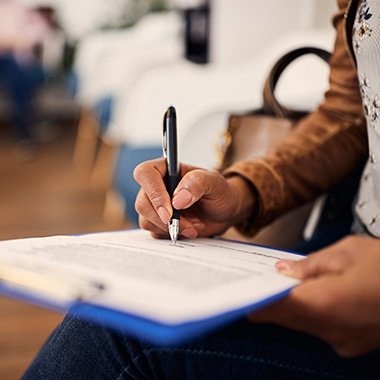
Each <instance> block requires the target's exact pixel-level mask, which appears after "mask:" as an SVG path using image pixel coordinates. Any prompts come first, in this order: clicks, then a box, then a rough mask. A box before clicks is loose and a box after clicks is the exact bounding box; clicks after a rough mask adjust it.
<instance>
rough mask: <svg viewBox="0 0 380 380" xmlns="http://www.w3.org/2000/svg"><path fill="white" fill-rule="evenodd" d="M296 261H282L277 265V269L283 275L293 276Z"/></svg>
mask: <svg viewBox="0 0 380 380" xmlns="http://www.w3.org/2000/svg"><path fill="white" fill-rule="evenodd" d="M294 264H295V261H291V260H281V261H278V262H277V263H276V269H277V270H278V271H279V272H281V273H283V274H292V273H293V267H294Z"/></svg>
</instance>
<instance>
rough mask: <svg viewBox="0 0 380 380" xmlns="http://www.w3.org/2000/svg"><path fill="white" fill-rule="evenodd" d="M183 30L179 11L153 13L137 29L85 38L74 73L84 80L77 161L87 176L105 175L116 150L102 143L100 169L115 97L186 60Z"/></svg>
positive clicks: (80, 93) (80, 82) (80, 81)
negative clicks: (143, 77)
mask: <svg viewBox="0 0 380 380" xmlns="http://www.w3.org/2000/svg"><path fill="white" fill-rule="evenodd" d="M182 29H183V26H182V18H181V16H180V14H178V13H177V12H160V13H152V14H149V15H147V16H145V17H144V18H143V19H142V20H141V21H140V22H139V23H138V24H137V25H136V26H134V27H132V28H129V29H126V30H118V31H103V32H98V33H95V34H93V35H90V36H87V37H86V38H84V39H83V40H82V41H81V42H80V44H79V47H78V52H77V57H76V62H75V66H74V72H75V76H76V77H77V82H78V92H77V94H76V97H77V99H78V102H79V104H81V105H82V106H83V114H82V118H81V121H80V124H79V128H78V137H77V141H76V147H75V151H74V165H75V168H76V169H77V172H78V173H80V175H81V177H87V174H90V176H91V177H93V178H94V180H93V182H94V183H98V182H99V181H98V179H99V178H100V180H101V181H102V179H101V178H104V177H105V172H106V171H107V168H105V169H106V170H103V168H104V167H105V166H107V161H109V156H110V154H111V153H110V149H109V147H108V146H107V145H102V147H103V149H100V151H99V155H98V159H97V160H96V165H95V169H94V171H92V168H93V164H94V160H95V152H96V147H97V142H98V137H99V136H100V137H101V138H102V139H106V138H107V127H108V124H109V120H110V117H111V115H112V110H113V104H114V101H115V98H117V96H118V94H119V93H120V92H121V91H123V95H124V97H125V98H127V93H128V91H130V90H131V88H132V87H133V84H134V82H135V81H136V80H137V79H138V78H139V76H141V75H142V74H143V73H144V72H145V71H146V70H149V69H150V68H153V67H158V66H162V65H167V64H169V63H172V62H175V61H178V60H180V58H181V56H182V54H183V42H182ZM103 157H104V158H105V159H104V160H103ZM96 168H100V170H97V169H96ZM97 173H98V174H97ZM102 182H107V181H102Z"/></svg>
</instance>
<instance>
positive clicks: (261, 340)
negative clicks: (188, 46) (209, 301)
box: [24, 314, 380, 380]
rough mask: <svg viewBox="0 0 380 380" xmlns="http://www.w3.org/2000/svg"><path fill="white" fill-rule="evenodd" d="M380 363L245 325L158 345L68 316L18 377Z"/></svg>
mask: <svg viewBox="0 0 380 380" xmlns="http://www.w3.org/2000/svg"><path fill="white" fill-rule="evenodd" d="M379 359H380V352H374V353H372V354H371V355H368V356H365V357H362V358H357V359H342V358H340V357H339V356H337V355H336V354H335V353H334V352H333V351H332V350H331V349H330V348H329V347H328V346H327V345H326V344H325V343H324V342H322V341H320V340H318V339H315V338H313V337H310V336H307V335H305V334H301V333H298V332H295V331H292V330H288V329H284V328H281V327H278V326H273V325H264V324H263V325H257V324H253V323H251V322H249V321H248V320H246V319H243V320H240V321H238V322H235V323H233V324H231V325H229V326H227V327H225V328H223V329H220V330H218V331H215V332H213V333H212V334H209V335H208V336H202V337H194V339H193V340H192V341H190V342H187V343H184V344H181V345H177V346H173V347H158V346H154V345H152V344H149V343H146V342H141V341H138V340H135V339H132V338H130V337H128V336H126V335H125V334H121V333H118V332H117V331H114V330H109V329H106V328H104V327H101V326H99V325H96V324H93V323H91V322H89V321H84V320H81V319H79V318H78V317H76V316H75V315H70V314H69V315H67V316H66V318H65V319H64V321H63V322H62V324H61V325H60V326H59V327H58V328H57V330H56V331H55V332H54V333H53V334H52V336H51V337H50V338H49V339H48V341H47V342H46V344H45V345H44V347H43V348H42V349H41V351H40V353H39V354H38V356H37V357H36V358H35V360H34V362H33V363H32V365H31V366H30V368H29V369H28V370H27V372H26V373H25V375H24V379H46V380H49V379H55V380H60V379H114V380H116V379H118V380H121V379H175V380H181V379H196V380H202V379H218V380H223V379H249V378H253V379H295V380H296V379H379V378H380V365H379Z"/></svg>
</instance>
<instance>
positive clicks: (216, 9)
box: [211, 0, 336, 64]
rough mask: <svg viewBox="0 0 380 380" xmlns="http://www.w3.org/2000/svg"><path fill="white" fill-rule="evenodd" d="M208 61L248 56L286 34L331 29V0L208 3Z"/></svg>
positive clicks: (213, 0)
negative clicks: (209, 37) (314, 28)
mask: <svg viewBox="0 0 380 380" xmlns="http://www.w3.org/2000/svg"><path fill="white" fill-rule="evenodd" d="M211 6H212V21H211V33H212V37H211V41H212V44H211V61H212V62H213V63H216V64H228V63H233V62H239V61H242V60H244V59H246V58H248V57H252V55H253V54H255V52H257V50H259V49H260V48H262V47H264V46H266V45H267V44H268V43H270V42H271V40H273V39H275V38H276V37H277V36H280V35H282V34H283V33H286V32H287V31H291V30H295V29H299V30H300V32H302V30H304V29H305V28H310V27H318V28H320V27H322V28H324V27H326V28H327V27H331V26H330V24H331V16H332V14H333V13H334V10H335V8H336V2H335V1H334V0H265V1H261V0H211Z"/></svg>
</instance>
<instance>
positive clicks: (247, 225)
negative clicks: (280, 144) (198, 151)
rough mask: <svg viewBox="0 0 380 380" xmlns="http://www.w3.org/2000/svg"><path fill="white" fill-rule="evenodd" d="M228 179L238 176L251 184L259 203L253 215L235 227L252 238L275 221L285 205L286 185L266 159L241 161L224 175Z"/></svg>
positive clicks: (256, 203)
mask: <svg viewBox="0 0 380 380" xmlns="http://www.w3.org/2000/svg"><path fill="white" fill-rule="evenodd" d="M222 174H223V175H224V176H225V177H226V178H228V177H231V176H234V175H238V176H240V177H242V178H244V179H245V180H246V181H247V182H248V183H249V184H251V186H252V188H253V191H254V192H255V193H256V197H257V201H256V202H255V207H254V210H253V212H252V215H251V217H250V218H248V219H247V220H245V221H243V222H241V223H239V224H237V225H236V226H235V227H236V228H237V229H238V231H239V232H241V233H242V234H244V235H247V236H252V235H254V234H255V233H256V232H258V230H259V229H260V228H261V227H263V226H264V225H267V224H269V223H270V222H272V221H273V219H274V218H275V215H276V210H278V209H279V208H280V207H281V206H282V205H283V203H284V197H285V193H284V184H283V181H282V179H281V177H280V176H279V175H278V174H277V173H276V170H275V168H274V167H272V166H271V165H270V164H269V163H268V162H267V161H265V160H264V159H256V160H253V161H239V162H237V163H235V164H233V165H231V166H230V167H228V168H227V169H226V170H224V171H223V173H222Z"/></svg>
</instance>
